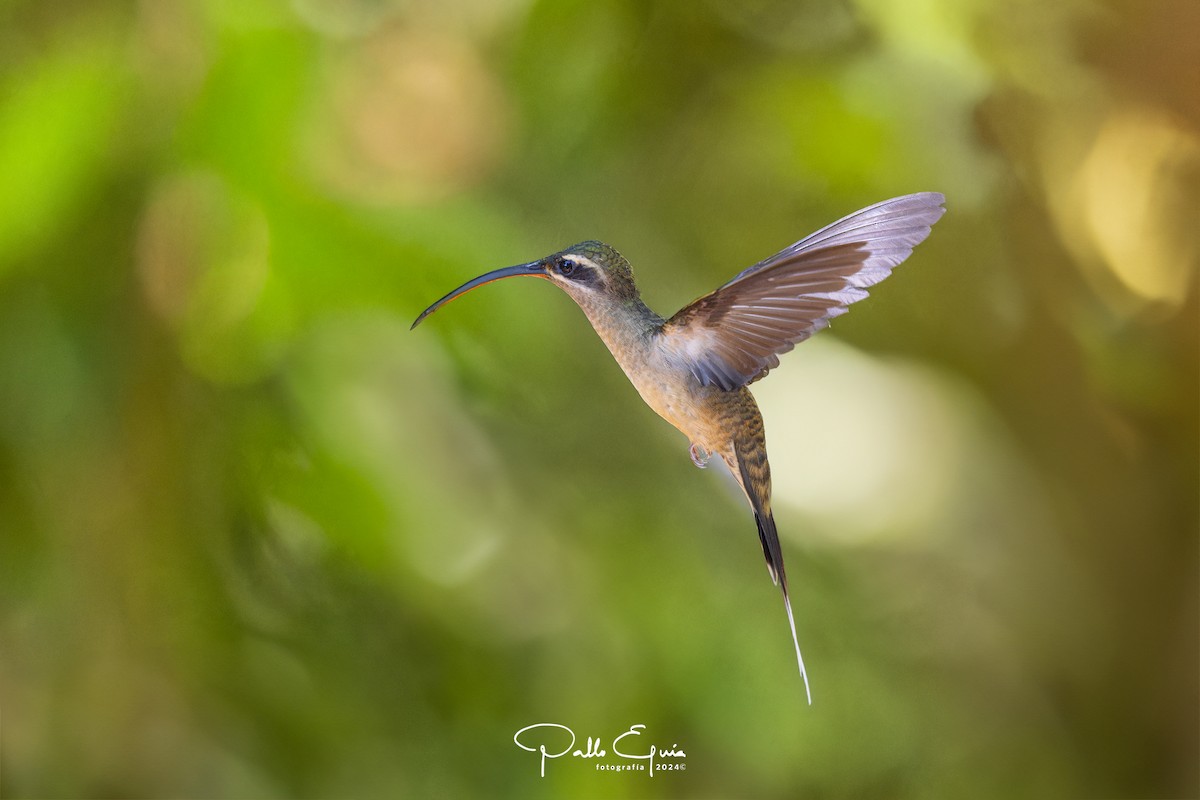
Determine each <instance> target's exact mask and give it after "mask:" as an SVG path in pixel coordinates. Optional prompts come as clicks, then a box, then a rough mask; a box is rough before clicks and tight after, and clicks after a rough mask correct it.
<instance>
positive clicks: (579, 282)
mask: <svg viewBox="0 0 1200 800" xmlns="http://www.w3.org/2000/svg"><path fill="white" fill-rule="evenodd" d="M518 277H529V278H542V279H543V280H548V281H550V282H551V283H554V284H557V285H558V287H559V288H560V289H562V290H563V291H564V292H566V293H567V294H568V295H570V296H571V299H573V300H574V301H575V302H576V303H578V304H579V305H580V306H581V307H583V308H584V309H585V310H588V309H590V308H595V307H597V306H601V305H609V304H614V303H618V304H619V303H626V302H632V301H634V300H637V298H638V290H637V285H636V284H635V283H634V282H633V270H632V269H631V268H630V266H629V262H628V261H626V260H625V257H624V256H622V255H621V254H620V253H618V252H617V251H616V250H615V249H614V248H612V247H610V246H609V245H607V244H605V243H604V242H597V241H588V242H580V243H579V244H577V245H573V246H571V247H568V248H567V249H565V250H560V251H559V252H557V253H554V254H553V255H549V256H546V257H545V258H541V259H538V260H537V261H530V262H529V263H528V264H518V265H517V266H515V267H504V268H503V269H497V270H492V271H491V272H486V273H484V274H483V275H480V276H479V277H478V278H475V279H473V280H469V281H467V282H466V283H464V284H463V285H462V286H460V287H458V288H457V289H455V290H454V291H452V292H450V293H449V294H448V295H446V296H445V297H443V298H442V299H441V300H438V301H437V302H436V303H434V304H433V305H431V306H430V307H429V308H427V309H425V310H424V311H422V312H421V315H420V316H419V317H417V319H416V321H415V322H413V324H412V327H414V328H415V327H417V325H419V324H420V323H421V321H422V320H424V319H425V318H426V317H428V316H429V315H430V314H432V313H433V312H434V311H437V310H438V309H439V308H441V307H442V306H444V305H445V304H446V303H449V302H450V301H451V300H453V299H455V298H456V297H459V296H460V295H463V294H466V293H467V292H469V291H471V290H472V289H475V288H477V287H479V286H483V285H484V284H485V283H491V282H492V281H498V280H500V279H501V278H518Z"/></svg>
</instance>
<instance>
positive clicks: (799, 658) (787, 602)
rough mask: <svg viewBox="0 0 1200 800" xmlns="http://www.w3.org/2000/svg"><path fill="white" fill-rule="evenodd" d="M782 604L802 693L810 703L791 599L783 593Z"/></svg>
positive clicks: (805, 671) (806, 671)
mask: <svg viewBox="0 0 1200 800" xmlns="http://www.w3.org/2000/svg"><path fill="white" fill-rule="evenodd" d="M783 604H784V606H785V607H786V608H787V615H788V625H789V626H790V627H791V629H792V644H794V645H795V646H796V663H797V664H799V665H800V677H801V678H803V679H804V693H805V694H806V695H808V704H809V705H810V706H811V705H812V690H811V689H809V688H808V670H806V669H805V668H804V656H802V655H800V639H799V638H798V637H797V636H796V619H795V617H793V616H792V601H791V598H789V597H788V596H787V592H784V593H783Z"/></svg>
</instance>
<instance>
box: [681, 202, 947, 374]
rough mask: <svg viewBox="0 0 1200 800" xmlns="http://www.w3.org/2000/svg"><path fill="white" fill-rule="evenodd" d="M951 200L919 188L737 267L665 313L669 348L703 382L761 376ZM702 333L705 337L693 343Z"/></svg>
mask: <svg viewBox="0 0 1200 800" xmlns="http://www.w3.org/2000/svg"><path fill="white" fill-rule="evenodd" d="M944 202H945V197H943V196H942V195H941V194H938V193H936V192H922V193H919V194H910V195H905V196H904V197H896V198H893V199H891V200H885V201H883V202H882V203H876V204H875V205H873V206H869V207H867V208H864V209H862V210H860V211H856V212H854V213H853V214H850V215H849V216H847V217H843V218H842V219H840V220H838V221H837V222H835V223H833V224H832V225H827V226H825V227H824V228H822V229H821V230H819V231H817V232H816V233H813V234H810V235H809V236H806V237H805V238H803V239H801V240H800V241H798V242H796V243H795V244H793V245H791V246H790V247H788V248H786V249H784V250H782V251H780V252H779V253H776V254H775V255H773V256H771V257H770V258H768V259H765V260H763V261H760V262H758V263H757V264H755V265H754V266H752V267H750V268H748V269H745V270H743V271H741V272H739V273H738V274H737V275H735V276H734V277H733V279H732V280H730V281H729V282H728V283H726V284H725V285H724V286H722V287H721V288H719V289H717V290H716V291H715V292H712V293H710V294H707V295H705V296H704V297H701V298H700V299H698V300H696V301H695V302H694V303H692V304H691V305H688V306H686V307H685V308H683V309H681V310H680V311H679V313H677V314H676V315H675V316H673V317H671V319H669V320H667V322H666V323H665V324H664V325H663V328H662V336H664V337H666V340H665V346H666V347H667V349H668V352H671V353H673V354H674V355H675V357H676V358H677V359H678V360H679V361H681V362H682V363H684V364H685V365H686V366H687V368H688V369H689V370H690V371H691V372H692V375H693V376H694V377H695V378H696V380H698V381H699V382H700V383H701V384H704V385H715V386H719V387H721V388H722V389H726V390H732V389H735V388H737V387H738V386H743V385H745V384H747V383H751V382H752V381H755V380H758V379H759V378H761V377H762V376H763V375H765V374H767V372H768V371H770V370H771V369H774V368H775V367H777V366H778V365H779V356H780V355H781V354H783V353H786V352H787V351H789V350H791V349H792V348H793V347H795V346H796V345H797V344H798V343H800V342H802V341H804V340H805V339H807V338H809V337H810V336H812V335H813V334H814V333H816V332H817V331H819V330H821V329H822V328H824V327H825V326H827V325H828V324H829V321H830V320H831V319H833V318H834V317H837V316H840V315H841V314H844V313H846V311H847V310H848V309H847V306H849V305H850V304H851V303H856V302H858V301H859V300H862V299H863V298H864V297H866V296H867V291H866V290H867V289H868V288H869V287H871V286H874V285H875V284H877V283H879V282H880V281H882V280H883V279H884V278H886V277H887V276H888V275H890V274H891V272H892V269H894V268H895V267H896V266H897V265H899V264H900V263H901V262H902V261H904V259H906V258H908V257H909V255H911V254H912V251H913V248H914V247H916V246H917V245H918V244H920V243H921V242H922V241H924V240H925V237H927V236H928V235H929V229H930V227H931V226H932V225H933V224H934V223H935V222H937V221H938V219H940V218H941V216H942V214H944V213H945V211H946V210H945V208H943V207H942V204H943V203H944ZM696 341H703V342H705V343H706V344H707V346H706V347H705V348H703V349H699V348H696V347H694V346H688V345H689V342H691V343H694V342H696Z"/></svg>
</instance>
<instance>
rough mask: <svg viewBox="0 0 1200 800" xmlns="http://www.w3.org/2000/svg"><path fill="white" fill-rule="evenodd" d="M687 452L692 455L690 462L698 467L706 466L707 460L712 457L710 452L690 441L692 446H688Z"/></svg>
mask: <svg viewBox="0 0 1200 800" xmlns="http://www.w3.org/2000/svg"><path fill="white" fill-rule="evenodd" d="M688 453H689V454H690V455H691V457H692V463H693V464H695V465H696V466H697V467H699V468H700V469H704V468H705V467H707V466H708V460H709V459H710V458H712V453H710V452H708V451H707V450H705V449H704V448H703V447H701V446H700V445H698V444H696V443H695V442H692V446H691V447H689V448H688Z"/></svg>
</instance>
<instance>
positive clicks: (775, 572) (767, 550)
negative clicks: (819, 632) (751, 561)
mask: <svg viewBox="0 0 1200 800" xmlns="http://www.w3.org/2000/svg"><path fill="white" fill-rule="evenodd" d="M739 444H740V443H739ZM734 454H735V456H736V458H737V466H738V472H739V473H740V474H739V477H740V479H741V480H740V481H739V482H740V483H741V484H742V489H743V490H744V491H745V492H746V497H747V498H749V500H750V505H751V507H752V508H753V509H754V522H755V523H756V524H757V525H758V541H759V543H760V544H761V545H762V549H763V556H764V557H765V558H766V559H767V571H768V572H770V573H771V580H772V581H774V582H775V583H776V584H777V585H778V586H779V588H780V589H782V590H783V604H784V606H785V607H786V608H787V617H788V626H789V627H791V629H792V644H794V645H795V646H796V663H798V664H799V665H800V677H801V678H803V679H804V693H805V694H806V695H807V696H808V704H809V705H812V690H811V689H809V686H808V671H807V670H806V669H805V668H804V656H803V655H801V654H800V639H799V637H798V636H797V635H796V619H795V617H794V616H793V615H792V601H791V598H789V597H788V585H787V572H786V571H785V570H784V568H783V551H782V550H781V549H780V547H779V531H778V530H777V529H776V528H775V517H774V515H772V513H771V468H770V466H769V465H768V463H767V450H766V447H765V446H763V444H762V442H760V441H754V442H750V443H746V444H745V445H744V446H737V445H735V447H734Z"/></svg>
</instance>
